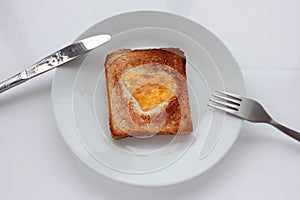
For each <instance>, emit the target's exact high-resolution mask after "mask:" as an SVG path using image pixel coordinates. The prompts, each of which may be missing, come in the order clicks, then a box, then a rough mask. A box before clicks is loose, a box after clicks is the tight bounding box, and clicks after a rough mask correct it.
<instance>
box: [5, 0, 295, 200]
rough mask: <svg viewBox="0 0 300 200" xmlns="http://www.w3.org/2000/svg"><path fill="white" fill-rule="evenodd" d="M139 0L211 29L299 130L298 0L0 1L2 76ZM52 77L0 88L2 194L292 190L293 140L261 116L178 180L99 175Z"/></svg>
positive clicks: (195, 195)
mask: <svg viewBox="0 0 300 200" xmlns="http://www.w3.org/2000/svg"><path fill="white" fill-rule="evenodd" d="M70 5H72V6H70ZM69 8H71V9H69ZM64 9H69V10H68V11H65V12H64V11H63V10H64ZM140 9H142V10H144V9H147V10H149V9H155V10H163V11H170V12H173V13H177V14H180V15H183V16H185V17H189V18H191V19H193V20H195V21H197V22H198V23H200V24H202V25H203V26H205V27H207V28H208V29H210V30H211V31H212V32H214V33H215V34H216V35H217V36H218V37H219V38H220V39H221V40H222V41H223V42H224V43H225V44H226V45H227V47H229V49H230V50H231V51H232V53H233V54H234V56H235V58H236V59H237V60H238V61H239V63H240V65H241V66H242V71H243V74H244V77H245V80H246V87H247V92H248V95H249V96H251V97H253V98H256V99H258V100H259V101H260V102H262V103H263V104H264V105H265V107H266V108H267V110H269V112H270V113H271V114H272V116H273V117H274V118H275V119H277V120H278V121H279V122H282V123H285V124H288V125H289V126H290V127H293V128H295V129H297V130H300V124H299V117H300V107H299V106H298V105H299V102H300V95H299V91H300V86H299V85H300V84H299V80H300V53H299V52H300V45H299V44H300V39H299V35H300V24H299V9H300V2H299V1H297V0H277V1H259V0H255V1H247V2H244V1H233V0H231V1H229V0H225V1H218V2H216V1H196V0H194V1H177V2H175V1H170V0H168V1H167V0H165V1H163V0H152V1H149V2H148V3H147V2H144V1H130V3H129V2H128V1H114V0H111V1H94V2H92V1H82V2H81V3H78V2H74V1H67V0H66V1H54V0H53V1H48V2H46V1H45V2H43V1H39V2H37V1H26V2H25V1H3V2H2V3H1V7H0V25H1V30H0V44H1V48H0V56H1V67H0V69H1V70H0V80H2V79H5V78H7V77H9V76H10V75H12V74H14V73H16V72H18V71H20V70H22V69H24V68H25V67H26V66H28V65H30V64H32V63H33V62H35V61H37V60H38V59H40V58H42V57H43V56H45V55H47V54H48V53H49V52H52V51H54V50H57V49H58V48H59V47H62V46H63V45H65V44H68V43H69V42H71V41H73V39H75V38H76V37H77V36H78V35H79V34H80V33H81V32H82V31H83V30H85V29H86V28H88V27H89V26H91V25H93V24H94V23H96V22H98V21H99V20H102V19H104V18H107V17H109V16H111V15H114V14H117V13H121V12H125V11H132V10H140ZM52 12H55V14H53V15H51V13H52ZM52 76H53V72H50V73H47V74H45V75H44V76H42V77H38V78H36V80H32V81H30V82H28V83H26V84H25V85H22V86H19V87H17V88H15V89H13V90H11V91H8V92H6V93H3V94H1V96H0V110H1V112H0V121H1V128H0V177H1V179H0V188H1V189H0V199H41V198H43V199H121V198H122V199H141V198H143V199H166V198H170V199H171V198H172V199H200V198H205V199H220V198H222V199H298V187H299V184H300V173H299V168H300V157H299V152H300V146H299V144H298V143H297V142H294V141H293V140H291V139H289V138H287V137H285V136H284V135H283V134H281V133H280V132H279V131H277V130H275V129H274V128H272V127H269V126H267V125H263V124H250V123H246V124H245V125H244V128H243V130H242V133H241V136H240V137H239V139H238V140H237V143H236V144H235V146H234V147H233V149H232V150H231V151H230V152H229V154H228V155H227V156H226V157H225V159H224V160H223V161H221V162H220V163H219V164H218V165H217V166H215V167H214V168H213V169H212V170H210V171H209V172H207V173H205V174H204V175H203V176H201V177H198V178H195V179H193V180H191V181H188V182H186V183H183V184H179V185H175V186H170V187H163V188H150V189H149V188H136V187H133V186H128V185H124V184H121V183H117V182H115V181H111V180H108V179H107V178H104V177H102V176H99V175H98V174H97V173H95V172H93V171H92V170H90V169H89V168H88V167H86V166H85V165H84V164H82V163H81V161H79V160H78V159H77V158H76V157H75V156H74V155H73V154H72V153H71V152H70V150H69V149H68V148H67V147H66V145H65V144H64V142H63V141H62V138H61V136H60V133H59V132H58V129H57V128H56V124H55V122H54V117H53V113H52V110H51V109H52V108H51V100H50V87H51V80H52ZM285 96H287V97H288V98H286V97H285ZM179 173H180V172H179Z"/></svg>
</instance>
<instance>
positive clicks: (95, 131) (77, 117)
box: [52, 11, 245, 186]
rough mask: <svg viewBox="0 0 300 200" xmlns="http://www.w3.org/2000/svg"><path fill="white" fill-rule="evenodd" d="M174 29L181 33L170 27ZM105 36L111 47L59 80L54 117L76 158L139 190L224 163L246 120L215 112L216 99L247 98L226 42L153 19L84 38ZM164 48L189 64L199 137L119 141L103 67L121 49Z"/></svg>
mask: <svg viewBox="0 0 300 200" xmlns="http://www.w3.org/2000/svg"><path fill="white" fill-rule="evenodd" d="M136 19H139V20H136ZM157 19H159V21H158V20H157ZM133 20H136V21H135V23H134V24H128V23H127V22H128V21H133ZM174 21H176V24H177V25H176V26H174V25H173V23H170V22H174ZM103 30H105V32H106V33H109V34H111V35H112V40H111V41H110V42H109V43H107V44H105V45H103V46H101V47H100V48H97V49H96V50H94V51H92V52H91V53H90V54H88V55H87V56H86V57H82V58H81V59H77V60H75V61H74V62H70V63H68V64H66V65H64V66H62V67H60V68H59V69H57V71H56V73H55V76H54V78H53V84H52V85H53V87H52V100H53V108H54V116H55V117H56V121H57V125H58V127H59V129H60V130H61V134H62V136H63V138H64V140H65V141H66V143H67V144H68V146H69V147H70V148H71V150H72V151H73V152H74V153H75V154H76V155H77V156H78V157H79V159H81V160H82V161H84V162H85V163H86V164H87V165H88V166H90V167H91V168H92V169H95V170H96V171H97V172H99V173H100V174H103V175H105V176H107V177H110V178H112V179H114V180H117V181H121V182H124V183H129V184H133V185H139V186H141V185H142V186H163V185H164V186H165V185H171V184H175V183H180V182H183V181H186V180H189V179H191V178H194V177H196V176H198V175H200V174H202V173H204V172H206V171H207V170H209V169H210V168H211V167H212V166H214V165H215V164H216V163H218V162H219V161H220V160H221V159H222V158H223V157H224V156H225V155H226V153H227V152H228V151H229V150H230V149H231V147H232V146H233V144H234V142H235V141H236V139H237V138H238V136H239V133H240V130H241V128H242V120H240V119H237V118H234V117H232V116H228V115H226V114H225V113H223V112H221V113H220V112H217V111H213V110H211V109H208V107H207V104H208V100H209V97H210V93H212V92H213V91H214V90H215V89H219V90H227V91H231V92H235V93H238V94H241V95H244V94H245V85H244V80H243V77H242V74H241V71H240V69H239V66H238V64H237V63H236V61H235V60H234V59H233V58H232V56H231V54H230V52H229V51H228V49H227V48H226V47H225V46H224V45H223V44H222V42H221V41H220V40H218V39H217V38H216V37H215V36H214V35H213V34H212V33H211V32H209V31H208V30H207V29H205V28H203V27H202V26H201V25H199V24H197V23H195V22H192V21H190V20H188V19H186V18H182V17H180V16H178V15H173V14H169V13H165V12H153V11H152V12H151V11H148V12H147V11H141V12H130V13H126V14H121V15H117V16H113V17H111V18H109V19H107V20H105V21H101V22H99V23H97V24H96V25H94V26H92V27H91V28H89V29H87V30H86V31H84V33H83V34H81V35H80V38H84V37H86V36H87V35H97V34H100V33H101V32H102V31H103ZM161 47H177V48H180V49H181V50H183V51H184V53H185V56H186V58H187V67H186V68H187V70H186V73H187V84H188V87H189V88H188V89H189V102H190V107H191V116H192V120H193V129H194V131H193V134H190V135H187V136H180V135H176V136H174V137H172V136H168V137H166V136H155V137H148V138H143V139H142V138H128V139H124V140H119V141H116V140H114V139H112V138H111V133H110V130H109V122H108V121H109V120H108V115H109V114H108V102H107V93H106V91H107V89H106V80H105V73H104V67H102V68H101V67H99V66H101V65H102V66H103V64H104V62H105V56H106V55H107V54H109V53H111V52H113V51H115V50H116V49H137V48H161ZM143 66H145V65H143ZM143 66H142V67H143ZM150 67H151V66H150ZM137 68H138V66H137ZM135 69H136V68H135ZM169 70H170V69H169ZM175 76H177V77H180V76H181V75H180V74H178V72H175ZM232 77H235V80H234V81H232ZM180 84H181V81H179V82H177V83H175V85H177V86H179V85H180ZM124 90H126V89H124ZM112 93H114V92H112ZM175 93H176V92H175ZM179 104H181V100H180V98H179ZM128 115H129V114H128ZM163 123H164V122H163ZM178 171H180V172H181V173H178Z"/></svg>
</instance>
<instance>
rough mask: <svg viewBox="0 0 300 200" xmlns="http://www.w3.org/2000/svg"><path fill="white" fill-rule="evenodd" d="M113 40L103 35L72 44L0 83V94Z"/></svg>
mask: <svg viewBox="0 0 300 200" xmlns="http://www.w3.org/2000/svg"><path fill="white" fill-rule="evenodd" d="M110 39H111V36H110V35H106V34H102V35H96V36H92V37H88V38H85V39H83V40H80V41H78V42H75V43H73V44H70V45H68V46H66V47H64V48H62V49H60V50H58V51H56V52H54V53H53V54H51V55H49V56H47V57H45V58H43V59H42V60H40V61H38V62H37V63H35V64H33V65H32V66H31V67H29V68H27V69H25V70H24V71H22V72H20V73H18V74H16V75H14V76H12V77H11V78H8V79H7V80H5V81H3V82H1V83H0V93H2V92H4V91H6V90H8V89H10V88H13V87H15V86H17V85H19V84H21V83H24V82H26V81H27V80H29V79H31V78H33V77H35V76H38V75H40V74H43V73H45V72H47V71H49V70H52V69H54V68H56V67H58V66H60V65H62V64H64V63H66V62H69V61H70V60H73V59H75V58H77V57H78V56H80V55H83V54H85V53H87V52H89V51H91V50H93V49H95V48H96V47H98V46H100V45H102V44H104V43H106V42H108V41H109V40H110Z"/></svg>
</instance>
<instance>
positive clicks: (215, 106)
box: [207, 103, 236, 114]
mask: <svg viewBox="0 0 300 200" xmlns="http://www.w3.org/2000/svg"><path fill="white" fill-rule="evenodd" d="M207 105H208V106H209V107H212V108H215V109H218V110H221V111H225V112H228V113H231V114H236V111H235V110H232V109H230V108H226V107H224V106H217V105H213V104H211V103H209V104H207Z"/></svg>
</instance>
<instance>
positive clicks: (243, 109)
mask: <svg viewBox="0 0 300 200" xmlns="http://www.w3.org/2000/svg"><path fill="white" fill-rule="evenodd" d="M209 101H210V102H209V104H208V106H210V107H212V108H216V109H218V110H222V111H225V112H227V113H229V114H232V115H234V116H237V117H239V118H241V119H245V120H247V121H250V122H257V123H267V124H271V125H273V126H274V127H276V128H277V129H279V130H280V131H282V132H283V133H285V134H287V135H288V136H290V137H292V138H294V139H295V140H297V141H300V133H299V132H297V131H294V130H292V129H290V128H287V127H285V126H283V125H281V124H279V123H278V122H276V121H275V120H274V119H272V117H271V116H270V115H269V114H268V113H267V112H266V110H265V109H264V108H263V106H262V105H261V104H260V103H258V102H257V101H255V100H253V99H249V98H245V97H242V96H240V95H237V94H232V93H229V92H222V91H219V90H216V92H215V93H214V94H212V95H211V99H210V100H209Z"/></svg>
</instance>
